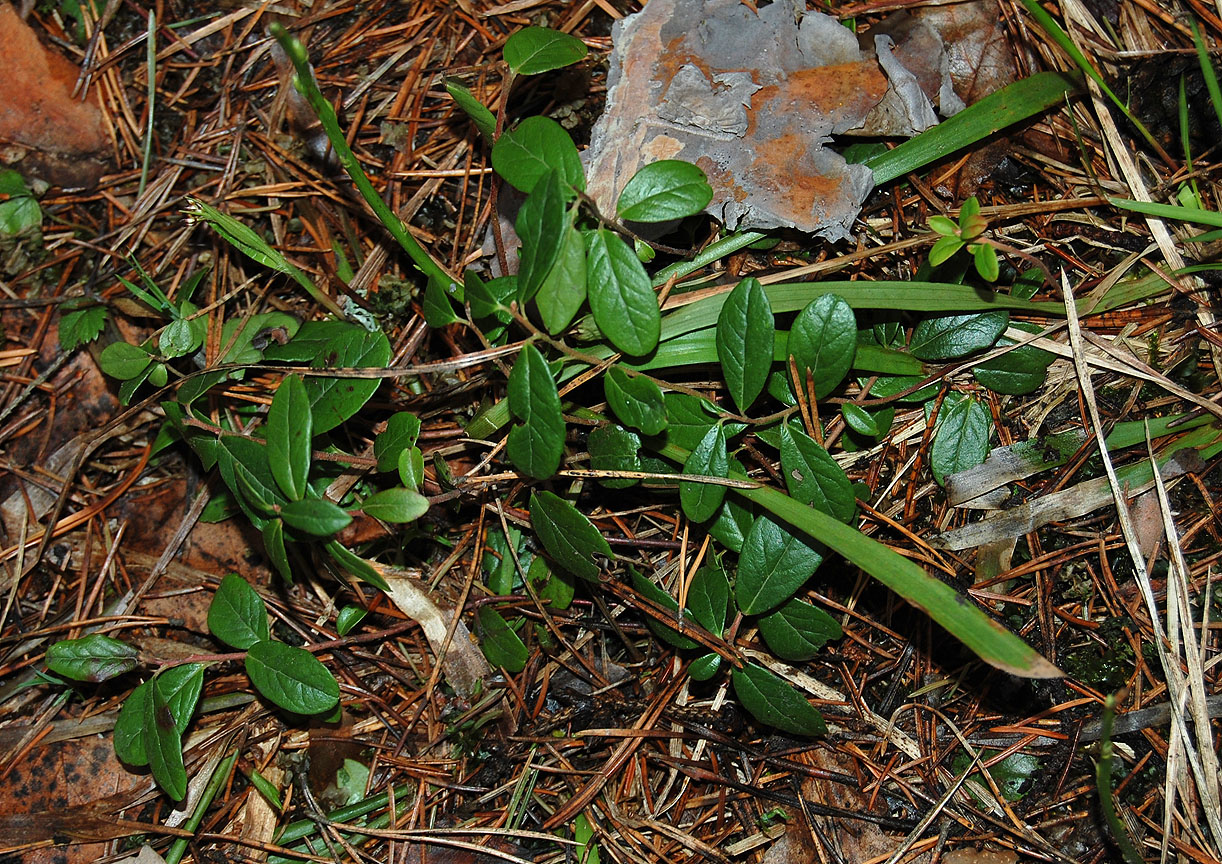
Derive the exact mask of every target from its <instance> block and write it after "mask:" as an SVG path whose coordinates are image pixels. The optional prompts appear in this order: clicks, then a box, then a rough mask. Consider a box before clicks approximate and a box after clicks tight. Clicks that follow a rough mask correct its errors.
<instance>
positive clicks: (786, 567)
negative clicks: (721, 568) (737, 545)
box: [734, 516, 823, 615]
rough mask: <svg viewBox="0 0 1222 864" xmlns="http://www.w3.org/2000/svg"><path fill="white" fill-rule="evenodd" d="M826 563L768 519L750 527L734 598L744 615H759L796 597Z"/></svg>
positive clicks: (804, 542)
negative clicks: (795, 594)
mask: <svg viewBox="0 0 1222 864" xmlns="http://www.w3.org/2000/svg"><path fill="white" fill-rule="evenodd" d="M822 562H823V553H822V551H821V550H818V549H815V547H814V546H812V545H811V544H810V542H809V541H807V540H806V539H805V538H803V537H798V536H795V535H794V534H791V533H790V532H789V531H788V530H786V529H785V528H782V527H781V526H780V525H778V524H777V523H776V522H773V521H772V519H770V518H769V517H767V516H761V517H759V518H758V519H756V520H755V522H754V523H752V525H751V530H750V531H749V532H748V533H747V537H746V539H745V540H744V541H743V551H742V554H741V555H740V556H739V559H738V578H737V580H736V582H735V585H734V596H735V598H736V599H737V600H738V608H739V609H741V610H742V611H743V614H745V615H759V614H761V613H764V612H767V611H768V610H770V609H773V608H775V607H777V606H780V605H781V604H782V603H784V602H785V601H786V600H788V599H789V598H790V597H792V596H793V594H794V592H795V591H797V590H798V589H799V588H801V587H802V583H803V582H805V581H806V580H807V579H809V578H810V577H811V574H813V573H814V572H815V570H816V569H817V568H818V567H819V565H820V564H821V563H822Z"/></svg>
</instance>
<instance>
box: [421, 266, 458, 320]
mask: <svg viewBox="0 0 1222 864" xmlns="http://www.w3.org/2000/svg"><path fill="white" fill-rule="evenodd" d="M420 311H421V312H423V313H424V323H425V324H428V325H429V326H430V327H434V328H437V327H448V326H449V325H451V324H454V323H456V322H458V321H461V320H462V319H461V318H459V317H458V313H457V312H455V311H454V304H453V303H452V302H450V295H449V294H447V293H446V289H445V287H443V286H442V284H441V280H439V279H434V278H430V279H429V281H428V283H427V284H426V285H425V286H424V298H423V299H422V300H421V301H420Z"/></svg>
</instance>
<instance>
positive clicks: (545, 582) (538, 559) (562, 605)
mask: <svg viewBox="0 0 1222 864" xmlns="http://www.w3.org/2000/svg"><path fill="white" fill-rule="evenodd" d="M526 578H527V580H528V581H529V582H530V584H531V585H532V586H533V587H534V589H535V593H536V594H537V595H538V596H539V599H540V600H541V601H543V602H544V603H546V604H547V605H548V608H549V609H557V610H561V611H563V610H565V609H568V608H569V606H570V605H571V604H572V602H573V597H574V595H575V594H576V593H577V592H576V586H575V585H574V584H573V579H572V577H571V576H569V575H568V573H565V572H563V571H558V570H553V569H552V568H551V567H550V566H548V563H547V559H546V558H544V557H543V556H542V555H536V556H535V557H534V558H533V559H532V560H531V562H530V567H529V568H528V569H527V571H526Z"/></svg>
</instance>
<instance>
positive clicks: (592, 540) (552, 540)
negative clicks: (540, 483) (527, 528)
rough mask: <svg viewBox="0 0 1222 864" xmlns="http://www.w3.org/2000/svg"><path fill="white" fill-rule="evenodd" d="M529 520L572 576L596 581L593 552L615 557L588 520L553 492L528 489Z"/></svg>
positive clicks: (542, 540)
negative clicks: (529, 492) (529, 494)
mask: <svg viewBox="0 0 1222 864" xmlns="http://www.w3.org/2000/svg"><path fill="white" fill-rule="evenodd" d="M530 524H531V527H532V528H534V529H535V534H536V535H537V536H538V537H539V541H540V542H541V543H542V544H543V548H544V549H546V550H547V554H549V555H551V556H552V558H553V559H554V560H555V561H556V563H557V564H559V565H560V566H562V567H564V568H565V569H566V570H568V571H569V572H570V573H572V574H573V575H574V576H580V577H581V578H582V579H587V580H589V581H591V582H597V581H598V572H599V567H598V564H597V563H596V562H595V561H594V556H595V555H604V556H606V557H607V558H614V557H615V556H614V555H613V554H612V552H611V546H610V545H608V543H607V541H606V538H604V537H603V535H602V534H600V533H598V529H597V528H595V527H594V526H593V525H592V524H591V523H590V520H589V519H587V518H586V517H585V516H583V515H582V514H581V513H580V512H579V511H578V510H577V508H576V507H574V506H573V505H572V504H570V503H569V502H567V501H565V500H564V499H563V498H561V497H560V496H559V495H556V494H555V493H552V492H547V491H541V492H532V493H531V496H530Z"/></svg>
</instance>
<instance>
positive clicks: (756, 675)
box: [731, 663, 827, 735]
mask: <svg viewBox="0 0 1222 864" xmlns="http://www.w3.org/2000/svg"><path fill="white" fill-rule="evenodd" d="M731 679H732V680H733V682H734V694H735V695H736V696H737V697H738V701H739V702H741V703H742V704H743V707H744V708H746V709H747V710H748V711H750V712H751V714H752V715H753V716H754V717H755V719H756V720H759V721H760V722H761V723H766V724H767V725H769V726H772V727H775V728H777V729H780V730H781V731H782V732H788V733H789V734H791V735H822V734H824V733H825V732H827V725H826V724H825V723H824V722H823V715H822V714H820V713H819V712H818V711H816V710H815V709H814V707H812V706H811V704H810V703H809V702H807V701H806V697H804V696H803V695H802V694H801V693H799V692H798V691H797V690H795V689H794V688H793V686H792V685H791V684H789V683H788V682H786V681H783V680H781V678H779V677H777V676H776V675H774V674H772V673H771V672H769V671H768V670H767V669H765V668H763V667H762V666H757V665H755V664H754V663H748V664H747V665H746V666H744V667H743V668H741V669H735V670H734V673H733V675H732V676H731Z"/></svg>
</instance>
